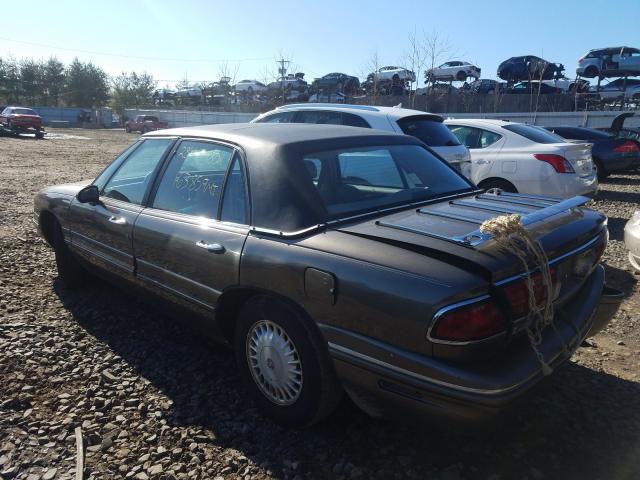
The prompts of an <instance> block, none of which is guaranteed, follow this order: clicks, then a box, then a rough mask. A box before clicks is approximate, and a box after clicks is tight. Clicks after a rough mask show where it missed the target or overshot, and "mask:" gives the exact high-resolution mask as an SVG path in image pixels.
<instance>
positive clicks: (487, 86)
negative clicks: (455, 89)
mask: <svg viewBox="0 0 640 480" xmlns="http://www.w3.org/2000/svg"><path fill="white" fill-rule="evenodd" d="M506 87H507V85H506V84H505V83H504V82H498V81H497V80H490V79H488V78H481V79H479V80H476V81H474V82H471V83H467V84H465V85H463V86H462V88H461V89H460V90H462V91H464V92H466V93H504V92H505V90H506Z"/></svg>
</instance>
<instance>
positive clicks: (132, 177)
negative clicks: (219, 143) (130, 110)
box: [70, 139, 174, 276]
mask: <svg viewBox="0 0 640 480" xmlns="http://www.w3.org/2000/svg"><path fill="white" fill-rule="evenodd" d="M173 142H174V140H173V139H146V140H144V141H143V142H141V143H139V144H137V145H136V146H135V148H134V149H129V150H127V151H126V152H125V154H124V155H126V158H122V159H117V160H116V161H115V162H114V163H113V164H112V165H111V166H110V167H108V168H107V169H106V170H105V171H104V172H103V174H101V175H100V176H99V177H98V178H97V179H96V181H95V182H94V184H95V185H97V186H98V188H99V189H100V202H99V203H97V204H89V203H80V202H78V201H77V200H74V201H73V202H72V204H71V209H72V211H73V212H72V214H71V215H70V217H72V218H74V222H73V224H72V225H70V228H71V248H72V249H73V250H74V251H75V252H76V253H78V254H79V255H81V256H83V257H84V258H86V259H87V260H88V261H90V262H91V263H94V264H96V265H98V266H100V267H102V268H104V269H106V270H107V271H109V272H111V273H115V274H117V275H123V276H126V275H131V274H133V271H134V261H133V245H132V234H133V225H134V223H135V220H136V218H137V217H138V215H139V214H140V212H141V211H142V206H141V205H142V202H143V200H144V198H145V195H146V194H147V191H148V190H149V188H150V184H151V181H152V180H153V178H154V176H155V175H156V173H157V170H158V168H159V166H160V161H161V160H162V158H163V156H164V154H165V152H166V151H167V149H168V147H169V145H170V144H171V143H173ZM105 177H108V178H105Z"/></svg>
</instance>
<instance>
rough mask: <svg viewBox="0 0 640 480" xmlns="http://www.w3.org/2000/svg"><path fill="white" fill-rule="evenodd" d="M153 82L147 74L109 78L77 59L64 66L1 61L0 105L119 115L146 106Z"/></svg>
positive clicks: (27, 60)
mask: <svg viewBox="0 0 640 480" xmlns="http://www.w3.org/2000/svg"><path fill="white" fill-rule="evenodd" d="M155 85H156V82H155V81H154V80H153V77H152V76H151V75H149V74H147V73H141V74H139V73H135V72H131V73H122V74H121V75H119V76H116V77H111V76H109V75H107V73H106V72H105V71H104V70H103V69H102V68H100V67H98V66H96V65H94V64H93V63H91V62H86V63H85V62H81V61H80V60H78V59H77V58H76V59H74V60H73V61H72V62H71V63H70V64H68V65H65V64H63V63H62V62H60V61H59V60H58V59H57V58H55V57H51V58H49V59H48V60H35V59H30V58H23V59H21V60H16V59H15V58H13V57H7V58H2V57H0V105H9V104H13V105H25V106H47V107H82V108H98V107H104V106H106V105H109V106H110V107H112V108H113V109H114V110H115V111H117V112H122V110H123V108H124V107H125V106H127V105H141V104H145V103H148V101H149V100H148V98H149V97H150V96H151V94H152V92H153V90H154V89H155Z"/></svg>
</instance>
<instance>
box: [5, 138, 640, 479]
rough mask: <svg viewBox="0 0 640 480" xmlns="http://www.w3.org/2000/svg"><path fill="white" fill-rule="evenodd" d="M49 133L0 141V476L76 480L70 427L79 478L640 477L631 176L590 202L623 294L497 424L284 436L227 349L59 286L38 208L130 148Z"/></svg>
mask: <svg viewBox="0 0 640 480" xmlns="http://www.w3.org/2000/svg"><path fill="white" fill-rule="evenodd" d="M51 133H52V134H56V135H51V136H50V138H49V139H47V140H43V141H35V140H32V139H13V138H0V179H1V182H0V477H1V478H2V479H4V480H7V479H10V478H20V479H28V480H37V479H52V478H58V479H66V478H74V475H75V461H76V440H75V436H74V429H75V427H78V426H80V427H81V428H82V432H83V435H84V441H85V444H86V446H87V450H86V469H85V472H84V474H85V475H84V478H96V479H97V478H101V479H112V478H136V479H146V478H160V479H172V478H198V479H207V478H212V479H213V478H217V477H220V478H244V479H249V478H267V477H274V478H291V479H311V478H313V479H316V478H343V479H352V478H361V479H368V478H381V479H387V478H435V479H447V480H455V479H462V478H464V479H475V478H482V479H491V480H499V479H511V478H517V479H530V480H539V479H543V478H563V479H573V478H575V479H586V478H589V479H591V478H601V479H637V478H640V333H639V332H638V329H639V327H640V308H639V306H640V292H639V290H638V286H637V283H636V279H637V278H639V277H637V276H635V275H634V274H633V273H632V271H631V268H630V267H629V266H628V264H627V259H626V252H625V250H624V245H623V244H622V241H621V240H622V229H623V226H624V222H625V219H627V218H629V216H630V215H631V214H632V212H633V211H634V209H637V208H639V207H638V205H639V204H640V175H625V176H622V175H618V176H613V177H611V179H609V180H608V181H607V182H605V183H604V184H603V185H602V193H601V195H600V198H599V199H598V200H597V201H596V202H595V204H594V206H595V208H597V209H600V210H601V211H603V212H604V213H605V214H607V215H608V216H609V225H610V230H611V243H610V245H609V247H608V250H607V252H606V255H605V260H606V263H607V264H608V268H607V270H608V275H609V283H611V284H612V285H613V286H616V287H618V288H621V289H623V290H624V291H625V292H626V293H627V294H628V297H627V299H626V300H625V302H624V304H623V306H622V309H621V310H620V311H619V313H618V314H617V315H616V317H615V319H614V321H613V322H612V324H611V325H610V326H609V327H608V328H607V330H606V331H604V332H603V333H601V334H599V335H598V336H597V337H595V339H592V340H591V344H592V345H591V346H586V347H584V348H580V349H579V351H578V352H577V353H576V355H575V356H574V357H573V359H572V361H571V362H568V363H567V364H566V365H565V366H564V367H563V368H561V369H559V370H558V371H557V372H555V374H554V375H553V376H551V377H550V378H549V379H548V381H547V382H546V384H545V385H543V386H542V388H540V389H539V390H538V392H537V394H536V395H535V396H534V397H533V398H532V399H530V400H529V401H528V402H527V403H525V404H523V405H522V406H521V407H520V410H519V411H518V414H517V415H516V417H515V418H513V419H511V420H510V421H509V422H508V423H507V424H506V425H503V426H502V427H500V428H496V429H489V430H472V431H464V430H460V429H457V430H449V429H445V428H437V427H435V426H433V425H430V424H423V425H399V424H395V423H391V422H383V421H379V420H373V419H371V418H368V417H367V416H365V415H364V414H362V413H360V412H359V411H358V410H357V409H355V408H354V407H353V406H352V405H350V404H349V403H345V405H343V406H342V407H341V408H340V410H339V411H338V412H337V413H336V415H334V416H333V417H332V418H331V419H330V420H329V421H327V422H325V423H324V424H322V425H319V426H316V427H314V428H312V429H308V430H305V431H287V430H284V429H282V428H280V427H278V426H276V425H274V424H272V423H271V422H270V421H268V420H266V419H264V418H263V417H261V416H260V415H259V414H258V413H257V412H256V410H255V406H254V405H253V404H252V402H251V401H250V400H248V399H247V396H246V395H245V393H244V392H243V391H242V388H241V386H240V385H239V379H238V377H237V375H236V370H235V368H234V364H233V358H232V355H231V354H230V352H228V351H227V350H225V349H224V348H220V347H211V346H209V345H205V344H203V343H202V342H201V341H200V340H199V339H197V338H195V337H194V336H192V335H191V334H190V333H189V332H188V331H185V330H184V329H183V328H182V327H181V326H180V325H178V324H177V323H176V322H174V321H173V320H170V319H167V318H165V317H163V316H162V315H161V314H160V313H158V312H155V311H154V310H153V309H152V308H150V307H148V306H147V305H145V304H142V303H139V302H138V301H137V300H136V299H132V298H129V297H127V296H126V295H125V294H123V293H121V292H120V291H118V290H116V289H114V288H112V287H110V286H108V285H106V284H104V283H101V282H95V283H94V284H92V285H89V286H87V287H86V288H85V289H83V290H81V291H77V292H70V291H66V290H64V289H63V288H61V286H60V285H59V283H58V282H57V281H56V271H55V267H54V259H53V254H52V252H51V250H50V249H49V248H48V247H47V246H46V244H45V243H44V242H43V241H42V240H40V238H39V237H38V236H37V234H36V231H35V229H34V226H33V224H32V222H31V218H32V214H31V212H32V198H33V195H34V194H35V193H36V192H37V191H38V190H39V189H41V188H42V187H45V186H47V185H50V184H54V183H62V182H70V181H77V180H81V179H84V178H90V177H93V176H94V175H95V174H96V173H97V172H98V171H99V170H101V169H102V168H103V166H104V165H105V164H106V163H107V162H109V161H110V160H111V159H112V158H113V157H114V156H115V155H116V154H117V153H118V152H119V151H121V150H122V149H124V147H125V146H127V145H128V144H129V143H130V142H131V141H132V140H133V138H134V136H133V135H127V134H125V133H123V132H116V131H89V130H59V131H53V132H51ZM67 135H72V136H75V138H69V137H68V136H67ZM83 137H84V138H83Z"/></svg>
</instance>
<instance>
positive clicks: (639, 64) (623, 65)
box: [620, 48, 640, 74]
mask: <svg viewBox="0 0 640 480" xmlns="http://www.w3.org/2000/svg"><path fill="white" fill-rule="evenodd" d="M620 70H622V71H627V72H631V73H635V74H637V73H638V72H640V52H638V51H636V49H635V48H633V49H625V51H623V52H622V56H621V57H620Z"/></svg>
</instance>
